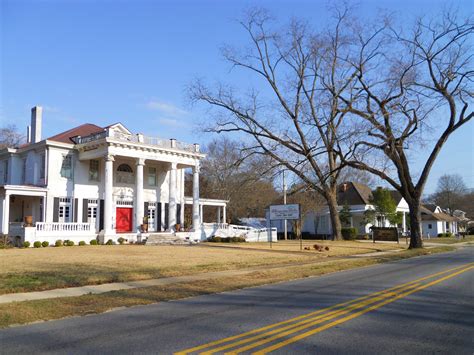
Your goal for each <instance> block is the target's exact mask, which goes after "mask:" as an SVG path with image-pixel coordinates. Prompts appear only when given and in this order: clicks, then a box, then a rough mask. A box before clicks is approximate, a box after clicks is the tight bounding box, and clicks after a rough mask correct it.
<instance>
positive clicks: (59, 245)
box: [54, 239, 63, 247]
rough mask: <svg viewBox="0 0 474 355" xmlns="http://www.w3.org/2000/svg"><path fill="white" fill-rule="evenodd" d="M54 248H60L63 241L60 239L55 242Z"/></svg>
mask: <svg viewBox="0 0 474 355" xmlns="http://www.w3.org/2000/svg"><path fill="white" fill-rule="evenodd" d="M54 246H55V247H62V246H63V241H62V240H61V239H58V240H56V242H55V243H54Z"/></svg>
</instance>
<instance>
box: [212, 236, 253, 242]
mask: <svg viewBox="0 0 474 355" xmlns="http://www.w3.org/2000/svg"><path fill="white" fill-rule="evenodd" d="M207 241H208V242H211V243H245V238H244V237H229V238H223V237H217V236H214V237H209V238H207Z"/></svg>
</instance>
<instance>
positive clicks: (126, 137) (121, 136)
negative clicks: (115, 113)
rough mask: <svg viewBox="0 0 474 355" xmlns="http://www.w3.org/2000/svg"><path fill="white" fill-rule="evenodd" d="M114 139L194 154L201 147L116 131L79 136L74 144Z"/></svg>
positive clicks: (75, 138)
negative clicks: (108, 138)
mask: <svg viewBox="0 0 474 355" xmlns="http://www.w3.org/2000/svg"><path fill="white" fill-rule="evenodd" d="M107 137H110V138H114V139H117V140H119V141H122V142H130V143H139V144H140V143H141V144H148V145H155V146H158V147H160V148H167V149H178V150H183V151H187V152H192V153H198V152H199V145H198V144H189V143H184V142H178V141H176V140H174V139H163V138H158V137H150V136H144V135H142V134H127V133H122V132H117V131H114V130H109V129H107V130H104V131H102V132H98V133H93V134H89V135H88V136H83V137H82V136H77V137H74V142H75V143H76V144H84V143H89V142H93V141H96V140H99V139H103V138H107Z"/></svg>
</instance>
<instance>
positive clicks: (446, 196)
mask: <svg viewBox="0 0 474 355" xmlns="http://www.w3.org/2000/svg"><path fill="white" fill-rule="evenodd" d="M467 191H468V189H467V186H466V184H465V183H464V180H463V178H462V176H461V175H459V174H444V175H442V176H441V177H440V178H439V179H438V187H437V189H436V191H435V193H434V194H433V195H432V196H431V200H433V202H434V203H436V204H437V205H438V206H441V207H442V208H447V209H448V210H449V213H450V214H451V215H452V214H453V212H454V211H455V210H456V209H458V208H459V206H460V201H461V200H462V197H463V196H464V194H466V193H467Z"/></svg>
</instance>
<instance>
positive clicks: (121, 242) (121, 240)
mask: <svg viewBox="0 0 474 355" xmlns="http://www.w3.org/2000/svg"><path fill="white" fill-rule="evenodd" d="M125 240H126V239H125V238H122V237H120V238H119V239H117V241H118V242H119V244H120V245H122V244H123V243H125Z"/></svg>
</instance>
